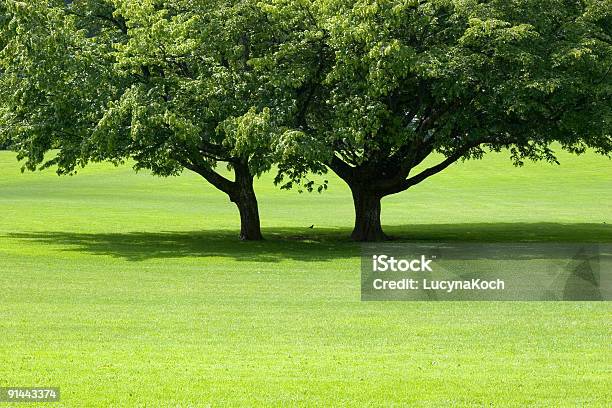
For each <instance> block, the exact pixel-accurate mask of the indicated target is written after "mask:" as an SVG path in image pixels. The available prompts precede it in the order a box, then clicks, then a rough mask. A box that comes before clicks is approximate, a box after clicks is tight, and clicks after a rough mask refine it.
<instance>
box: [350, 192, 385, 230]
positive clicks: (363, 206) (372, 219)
mask: <svg viewBox="0 0 612 408" xmlns="http://www.w3.org/2000/svg"><path fill="white" fill-rule="evenodd" d="M352 192H353V202H354V204H355V228H354V229H353V233H352V234H351V238H352V239H353V240H355V241H384V240H386V239H388V237H387V236H386V235H385V233H384V232H383V230H382V226H381V224H380V200H381V198H382V197H381V196H380V195H378V194H376V193H374V192H371V191H367V190H365V191H364V190H358V189H352Z"/></svg>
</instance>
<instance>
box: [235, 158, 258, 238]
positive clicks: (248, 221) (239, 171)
mask: <svg viewBox="0 0 612 408" xmlns="http://www.w3.org/2000/svg"><path fill="white" fill-rule="evenodd" d="M234 171H235V174H236V191H235V192H234V194H232V196H231V197H230V199H231V200H232V201H233V202H234V203H236V206H238V211H239V212H240V239H241V240H243V241H259V240H261V239H263V236H262V235H261V224H260V221H259V207H258V205H257V197H256V196H255V190H254V189H253V175H251V173H250V172H249V170H248V167H246V166H236V167H235V169H234Z"/></svg>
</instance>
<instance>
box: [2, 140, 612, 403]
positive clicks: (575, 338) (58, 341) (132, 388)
mask: <svg viewBox="0 0 612 408" xmlns="http://www.w3.org/2000/svg"><path fill="white" fill-rule="evenodd" d="M560 161H561V165H560V166H555V165H549V164H544V163H527V164H526V165H525V166H524V167H522V168H515V167H513V166H512V165H511V163H510V161H509V159H508V157H507V154H491V155H489V156H486V157H485V158H484V159H483V160H481V161H471V162H465V163H459V164H456V165H454V166H452V167H451V168H449V169H448V170H447V171H446V172H444V173H441V174H439V175H436V176H434V177H432V178H431V179H429V180H427V181H425V182H423V183H422V184H421V185H418V186H416V187H415V188H413V189H410V190H408V191H407V192H404V193H402V194H399V195H396V196H392V197H388V198H386V199H384V200H383V220H382V221H383V225H384V228H385V231H386V232H387V233H388V234H390V235H392V236H393V237H394V238H395V239H397V240H400V241H456V242H459V241H473V242H513V241H521V242H604V243H612V217H611V215H612V161H611V160H609V159H607V158H604V157H601V156H597V155H595V154H593V153H588V154H586V155H583V156H580V157H574V156H570V155H569V154H561V157H560ZM272 178H273V176H272V175H270V174H266V175H264V176H263V177H262V178H261V179H259V180H258V181H257V182H256V192H257V194H258V200H259V205H260V210H261V218H262V227H263V233H264V235H265V237H266V240H265V241H263V242H241V241H239V240H238V238H237V237H238V230H239V219H238V213H237V210H236V208H235V206H234V205H233V204H232V203H230V202H229V200H228V199H227V197H226V196H225V195H224V194H223V193H220V192H218V191H216V190H214V189H213V188H212V187H211V186H209V185H208V184H207V183H206V182H205V181H204V180H203V179H202V178H200V177H199V176H196V175H194V174H192V173H184V174H183V175H181V176H180V177H176V178H168V179H160V178H156V177H153V176H151V175H149V174H148V173H146V172H141V173H138V174H135V173H134V172H133V171H132V169H131V168H130V167H129V166H121V167H114V166H111V165H108V164H95V165H92V166H90V167H88V168H86V169H83V170H81V171H80V172H79V174H78V175H76V176H74V177H58V176H57V175H55V173H54V172H53V171H52V170H48V171H44V172H37V173H25V174H21V173H20V165H19V164H18V163H17V162H16V160H15V157H14V153H11V152H0V214H2V215H1V216H0V285H1V286H0V287H1V288H2V289H1V292H0V333H1V334H0V387H1V386H35V385H40V386H58V387H60V388H61V402H60V403H58V404H55V405H54V406H67V407H72V406H76V407H90V406H91V407H94V406H116V407H132V406H152V407H157V406H159V407H171V406H172V407H178V406H181V407H187V406H194V407H196V406H197V407H199V406H287V405H289V406H291V405H306V406H383V405H384V406H391V405H394V406H425V407H445V406H462V407H471V406H485V405H486V406H495V407H497V406H499V407H525V406H532V407H550V406H555V407H574V406H595V407H606V406H610V404H612V392H611V390H612V381H611V372H610V367H612V357H611V351H612V350H611V344H610V335H611V334H612V326H611V319H610V318H611V316H612V306H610V302H548V303H547V302H452V303H448V302H439V303H434V302H380V303H378V302H361V301H360V291H359V284H360V279H359V271H360V268H359V244H357V243H353V242H351V241H350V240H349V239H348V235H349V233H350V230H351V226H352V220H353V208H352V201H351V199H350V193H349V191H348V189H347V188H346V186H344V185H343V184H342V183H341V182H340V181H339V180H338V179H337V178H335V177H333V176H332V175H331V174H330V175H328V176H327V178H329V180H330V188H329V191H327V192H325V193H323V194H321V195H319V194H298V193H297V192H296V191H280V190H278V189H277V188H276V187H275V186H274V185H273V183H272ZM313 224H314V226H315V227H314V228H313V229H309V228H308V227H309V226H310V225H313ZM1 405H2V404H1V403H0V406H1ZM20 406H22V405H20ZM23 406H27V405H26V404H23Z"/></svg>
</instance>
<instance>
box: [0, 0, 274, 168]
mask: <svg viewBox="0 0 612 408" xmlns="http://www.w3.org/2000/svg"><path fill="white" fill-rule="evenodd" d="M3 6H4V7H5V10H6V12H5V13H4V15H5V16H6V18H5V19H4V20H2V31H1V34H0V35H1V38H2V41H4V42H5V43H6V44H8V45H7V46H5V47H4V48H3V51H2V54H1V55H0V57H1V60H0V64H1V65H0V66H1V68H2V70H3V76H2V79H1V81H2V83H1V85H2V89H3V90H2V91H0V92H2V95H0V96H1V97H2V99H3V101H4V102H3V104H2V119H1V122H0V123H1V124H2V129H3V130H4V131H5V132H6V133H8V134H10V135H12V137H13V138H14V139H15V140H16V141H17V149H18V151H19V158H22V159H27V161H26V167H27V168H29V169H34V168H36V167H37V166H38V165H39V164H42V165H43V167H45V166H49V165H55V164H57V165H58V166H59V172H60V173H70V172H73V171H74V170H75V168H76V167H77V166H79V165H85V164H86V163H87V162H88V161H92V160H93V161H102V160H110V161H113V162H115V163H120V162H122V161H123V160H125V159H126V158H133V159H134V160H135V161H136V168H137V169H139V168H147V169H151V170H152V171H153V172H154V173H156V174H160V175H171V174H176V173H178V172H179V171H180V170H181V169H182V168H183V166H188V167H190V168H191V167H198V168H204V169H212V168H214V167H215V166H216V165H217V163H218V162H219V161H224V162H228V163H229V164H230V166H233V164H234V163H235V162H247V163H248V165H249V167H250V168H251V171H252V172H254V173H255V174H259V173H261V172H263V171H266V170H268V169H269V168H270V166H271V163H272V148H271V146H272V138H273V135H274V129H275V127H276V126H277V125H276V123H275V120H277V119H276V118H278V117H281V116H282V112H278V108H277V106H279V105H278V104H276V103H274V102H275V101H274V100H273V98H274V94H275V92H276V90H275V88H274V87H272V86H267V85H266V83H265V82H264V81H263V80H262V78H261V77H260V75H259V74H258V73H257V72H256V71H255V70H254V69H253V67H252V66H251V60H253V59H256V58H258V56H259V55H260V54H262V53H264V52H266V51H267V50H268V49H269V48H270V38H271V37H270V36H271V30H272V28H271V27H270V25H269V24H267V22H266V20H265V15H264V14H263V13H262V12H261V10H260V9H259V8H258V7H257V6H256V2H251V1H242V2H233V3H232V2H229V3H228V2H224V1H216V2H215V1H213V2H207V3H206V4H194V2H191V1H186V0H183V1H130V0H123V1H119V0H118V1H103V0H96V1H87V0H82V1H78V0H77V1H73V2H63V1H56V2H50V3H45V2H34V3H32V4H30V3H28V4H24V3H21V2H17V1H12V0H4V1H3ZM272 113H273V114H272ZM50 149H59V154H58V155H57V156H56V157H55V158H54V159H52V160H51V161H48V162H45V161H44V153H45V152H47V151H48V150H50Z"/></svg>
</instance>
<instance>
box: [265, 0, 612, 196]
mask: <svg viewBox="0 0 612 408" xmlns="http://www.w3.org/2000/svg"><path fill="white" fill-rule="evenodd" d="M273 3H274V4H275V5H276V6H275V7H277V8H281V9H282V10H284V11H277V13H278V14H279V16H280V17H279V18H283V17H284V16H285V15H286V14H292V13H294V12H293V11H287V10H293V9H294V8H295V6H294V5H293V4H292V2H283V1H275V2H273ZM300 7H305V8H308V12H304V13H306V14H307V15H308V16H310V17H311V18H310V19H308V18H305V17H304V18H302V19H301V20H300V21H299V22H298V23H296V24H295V28H294V29H293V30H292V31H293V32H294V34H292V37H291V39H289V40H288V41H287V42H286V44H284V46H283V47H282V49H283V52H279V53H276V54H275V56H274V58H276V59H275V64H276V65H278V66H281V67H283V66H285V65H291V59H293V58H294V56H295V55H296V54H298V53H299V54H300V55H301V56H302V57H301V59H298V60H297V61H294V62H295V64H296V66H297V67H302V66H304V65H307V66H311V67H318V68H319V69H318V70H311V71H310V72H308V73H306V74H304V75H303V79H301V80H300V81H299V82H298V84H297V85H296V92H295V94H294V100H295V101H296V105H297V106H298V109H297V111H298V114H297V115H296V118H295V121H294V127H295V128H296V129H297V130H298V132H293V133H288V134H287V135H289V136H290V137H287V138H285V142H286V143H287V144H292V145H293V148H292V149H291V148H290V149H288V151H289V152H290V153H294V154H290V155H288V156H287V157H286V158H284V160H286V162H287V163H288V164H287V165H283V164H282V163H281V166H280V168H281V177H279V181H280V180H281V179H282V175H283V174H282V173H285V174H288V175H289V179H296V178H299V175H300V174H305V172H306V171H307V170H308V165H307V163H303V162H304V161H305V160H306V159H310V161H312V162H315V163H316V162H321V161H323V162H327V163H328V164H330V163H331V158H334V157H335V158H336V159H340V160H341V161H342V162H343V163H344V164H345V165H346V166H339V167H338V166H332V168H334V167H336V168H340V170H342V169H345V170H347V171H350V168H353V169H355V168H360V169H363V170H364V171H366V170H367V171H366V173H368V174H369V176H368V177H369V178H373V179H385V178H387V179H393V180H394V181H392V180H388V181H389V183H390V184H393V183H395V184H394V185H393V186H390V185H387V186H386V187H385V188H383V187H381V194H383V195H384V194H386V193H394V192H397V191H401V190H403V189H405V188H407V187H409V186H410V185H412V184H411V183H409V182H407V180H405V178H406V177H408V174H409V173H410V169H412V168H413V167H414V166H415V165H417V164H418V163H420V162H421V161H422V160H424V158H425V157H427V156H428V155H429V154H431V153H433V152H436V151H437V152H440V153H443V154H444V155H446V156H448V157H449V162H450V161H454V160H457V159H459V158H462V157H463V158H469V157H473V158H478V157H481V156H482V154H484V152H485V151H486V150H496V151H499V150H501V149H504V148H509V149H510V150H511V152H512V158H513V160H514V162H515V164H522V163H523V161H524V160H525V159H531V160H542V159H543V160H548V161H552V162H555V161H556V157H555V153H554V152H553V150H552V149H551V145H552V144H554V143H558V144H559V146H561V147H562V148H563V149H565V150H568V151H571V152H575V153H581V152H584V151H585V150H586V149H587V148H590V149H594V150H596V151H597V152H599V153H601V154H604V155H609V154H610V152H611V151H612V137H611V134H612V133H611V123H612V103H611V101H610V96H611V94H612V92H611V91H612V80H611V76H610V67H611V66H612V45H611V44H612V43H611V41H612V11H611V10H612V2H610V0H597V1H594V0H591V1H586V2H584V1H569V0H544V1H541V0H517V1H512V2H507V1H501V0H500V1H488V2H480V1H476V0H430V1H416V0H415V1H405V0H402V1H399V0H397V1H394V0H379V1H370V0H361V1H356V2H355V1H344V0H321V1H315V2H309V3H304V4H302V5H301V6H300ZM304 24H306V25H307V26H308V28H307V29H306V30H304V29H302V25H304ZM288 30H289V29H288ZM307 33H317V35H316V36H315V35H307ZM307 38H312V40H311V41H308V40H307ZM314 38H316V39H314ZM306 42H307V45H305V43H306ZM305 47H306V48H307V49H308V50H309V51H307V52H305V51H303V49H304V48H305ZM291 50H293V51H291ZM304 59H308V60H309V62H305V61H304ZM270 65H272V64H270ZM296 69H299V68H296ZM304 89H306V90H307V93H308V94H309V96H308V98H304V97H303V95H304ZM312 139H316V140H318V141H319V142H318V144H317V146H318V147H320V148H318V149H316V150H313V149H309V148H306V149H305V150H304V149H301V148H300V146H307V145H309V144H310V143H311V141H310V140H312ZM304 140H306V142H304ZM302 151H303V153H304V154H302V156H301V157H299V158H298V157H296V156H300V153H299V152H302ZM304 155H306V157H304ZM295 161H297V162H298V163H301V166H300V168H298V169H297V170H298V171H297V172H296V169H295V167H294V166H293V164H292V163H293V162H295ZM306 161H308V160H306ZM336 168H334V170H336ZM314 169H315V170H319V167H316V166H315V168H314ZM340 173H342V171H340ZM343 178H344V177H343ZM419 180H420V178H419ZM414 182H417V180H416V179H415V180H414ZM389 183H387V184H389ZM402 183H403V184H402Z"/></svg>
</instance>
